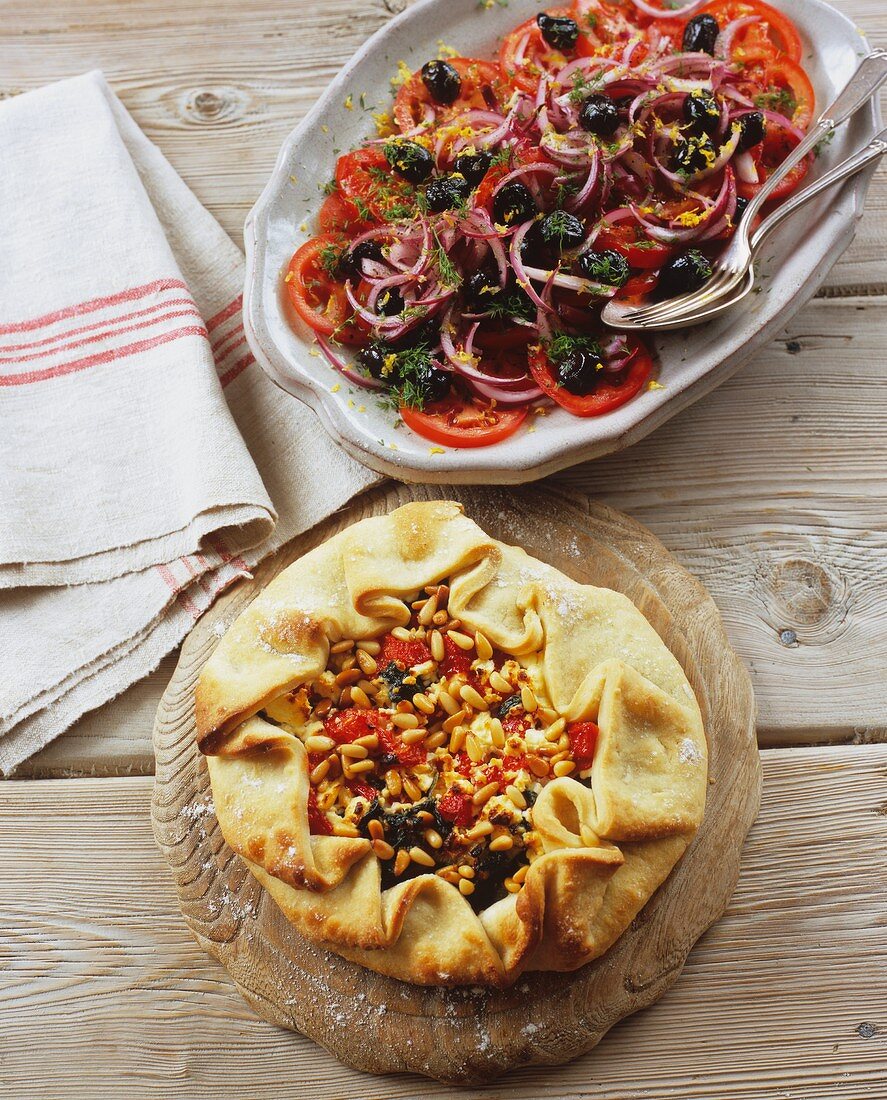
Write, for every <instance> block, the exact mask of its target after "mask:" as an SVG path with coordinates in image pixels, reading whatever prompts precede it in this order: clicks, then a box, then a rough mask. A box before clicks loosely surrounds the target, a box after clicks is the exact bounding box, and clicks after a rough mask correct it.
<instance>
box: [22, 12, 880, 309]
mask: <svg viewBox="0 0 887 1100" xmlns="http://www.w3.org/2000/svg"><path fill="white" fill-rule="evenodd" d="M834 4H835V7H837V8H839V9H841V10H842V11H844V12H846V13H847V14H848V15H849V16H850V17H851V18H852V19H854V21H855V22H856V23H857V24H858V25H859V26H860V27H861V28H862V29H863V30H864V31H865V33H866V34H867V35H868V36H869V38H870V41H872V42H873V43H874V44H876V45H877V44H880V45H884V44H887V8H885V7H884V5H883V4H880V3H879V2H878V0H834ZM406 6H407V0H293V2H291V3H288V4H281V3H279V2H278V0H250V2H249V3H246V4H245V3H242V2H241V0H212V2H209V0H191V2H190V3H188V4H183V3H178V2H176V0H128V2H122V0H89V2H88V3H85V2H84V0H56V2H55V3H53V4H45V3H38V2H37V0H24V2H19V0H15V2H13V0H2V2H0V12H2V14H3V18H2V20H0V58H2V60H3V65H2V67H0V95H3V94H7V95H8V94H14V93H15V92H18V91H22V90H26V89H29V88H34V87H37V86H39V85H41V84H45V83H47V82H48V81H50V80H54V79H60V78H63V77H66V76H72V75H76V74H78V73H80V72H83V71H84V70H85V69H89V68H102V69H104V71H105V72H106V74H107V75H108V77H109V79H110V81H111V84H112V86H113V87H114V88H115V89H116V90H117V91H118V93H119V94H120V96H121V98H122V99H123V102H124V103H125V104H126V105H127V107H129V108H130V110H131V111H132V113H133V114H134V116H135V118H136V120H137V121H138V123H139V125H140V126H141V127H142V128H143V129H144V130H145V132H146V133H147V134H148V136H149V137H151V138H152V139H153V140H154V141H156V142H157V143H158V144H159V145H160V147H161V149H163V151H164V152H165V153H166V154H167V156H168V157H169V158H170V160H171V161H172V163H173V164H174V165H175V167H176V168H177V169H178V170H179V172H180V173H181V174H182V176H183V177H184V179H185V180H186V181H187V182H188V183H189V184H190V185H191V186H192V188H193V189H194V191H195V192H196V193H197V195H198V196H199V197H200V199H201V200H202V201H203V202H204V203H205V204H206V206H207V207H208V208H209V209H210V210H211V211H212V212H213V213H214V214H215V215H216V217H217V218H219V220H220V221H221V223H222V224H223V225H224V226H225V228H226V229H227V230H228V232H229V233H230V234H231V236H232V237H233V238H234V239H235V240H236V241H237V242H238V243H241V241H242V228H243V221H244V218H245V217H246V214H247V211H248V210H249V208H250V207H251V206H252V204H253V202H254V201H255V199H256V197H257V196H258V194H259V192H260V191H261V189H262V187H263V186H264V184H265V182H266V180H267V177H268V174H269V172H270V169H271V166H272V165H273V163H274V160H275V158H276V156H277V151H278V149H279V147H280V145H281V144H282V142H283V139H284V137H285V136H286V134H287V133H288V132H289V131H290V130H291V129H292V128H293V126H294V125H295V124H296V123H297V122H298V120H299V119H300V118H301V117H302V115H303V114H304V113H305V112H306V111H307V109H308V108H309V107H310V106H311V104H312V103H313V102H314V101H315V99H316V98H317V96H318V95H319V93H320V92H321V90H322V89H323V88H324V86H325V85H326V84H327V83H328V82H329V80H330V79H331V78H332V76H333V75H334V74H335V73H336V72H337V71H338V69H339V68H341V66H342V65H343V64H344V62H345V61H346V60H347V59H348V58H349V57H350V56H351V54H352V53H353V52H354V51H355V49H356V48H357V47H358V46H359V45H360V44H361V43H362V42H363V41H364V40H365V39H366V38H367V36H368V35H369V34H371V33H372V32H373V31H375V30H376V29H377V28H378V27H380V26H381V25H382V24H383V23H384V22H385V21H386V20H387V19H390V18H391V15H392V13H394V12H397V11H400V10H402V9H403V8H404V7H406ZM868 210H869V213H868V216H867V217H866V218H865V220H864V221H863V223H862V225H861V227H860V230H859V235H858V237H857V240H856V242H855V243H854V245H853V246H852V247H851V249H850V251H849V252H848V253H847V254H846V255H845V257H844V258H843V259H842V260H841V261H840V262H839V264H838V265H837V267H836V268H835V270H834V271H833V272H832V273H831V275H830V276H829V279H828V281H827V284H826V292H827V293H834V294H846V293H860V292H862V293H871V292H872V291H877V292H884V291H885V290H887V218H885V213H887V172H885V171H883V170H882V171H881V172H880V173H879V174H878V176H877V178H876V180H875V182H874V184H873V186H872V189H871V192H870V197H869V206H868Z"/></svg>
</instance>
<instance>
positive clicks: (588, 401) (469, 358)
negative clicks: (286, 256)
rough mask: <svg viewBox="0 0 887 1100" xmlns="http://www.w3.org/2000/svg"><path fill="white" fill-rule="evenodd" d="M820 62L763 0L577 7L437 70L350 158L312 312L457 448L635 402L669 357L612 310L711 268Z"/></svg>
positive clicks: (422, 421)
mask: <svg viewBox="0 0 887 1100" xmlns="http://www.w3.org/2000/svg"><path fill="white" fill-rule="evenodd" d="M800 58H801V40H800V38H799V36H798V32H797V30H796V29H795V27H794V25H793V24H792V22H791V20H789V19H788V17H787V16H785V15H783V14H782V13H781V12H778V11H776V10H775V9H774V8H772V7H770V6H769V5H767V4H766V3H764V2H763V0H714V2H713V3H705V2H702V0H692V2H691V3H690V4H688V5H687V6H686V7H683V8H681V9H679V10H669V11H666V10H662V9H660V8H657V7H654V6H651V5H650V4H649V3H647V2H646V0H622V2H621V3H619V2H616V3H611V2H608V0H576V2H575V3H573V4H572V5H569V6H564V7H558V8H551V9H548V10H546V11H544V12H540V13H539V14H538V15H537V16H536V17H535V18H532V19H528V20H527V21H526V22H524V23H522V24H520V26H518V27H516V28H515V29H514V30H513V31H512V32H511V33H510V34H508V35H507V36H506V37H505V38H504V40H503V42H502V45H501V49H500V52H499V56H498V58H497V59H496V60H479V59H473V58H466V57H447V58H445V59H444V58H438V59H434V60H431V61H429V62H428V63H427V64H425V65H424V66H423V67H422V69H421V70H420V71H419V72H417V73H414V74H413V75H411V76H410V77H409V79H407V80H405V81H404V82H403V83H402V84H401V86H400V88H399V91H398V92H397V96H396V100H395V103H394V109H393V117H391V116H384V117H385V121H384V122H383V123H382V125H381V126H380V136H379V138H378V139H375V140H372V141H368V142H367V143H366V145H365V146H363V147H362V148H359V149H356V150H355V151H353V152H349V153H346V154H345V155H343V156H340V157H339V160H338V163H337V165H336V172H335V180H334V182H333V184H332V185H331V186H330V188H329V194H328V197H327V198H326V200H325V202H324V204H323V207H322V209H321V211H320V218H319V224H320V233H319V234H318V235H317V236H315V237H314V238H313V239H311V240H310V241H308V243H306V244H304V245H303V246H302V247H301V248H300V249H299V250H298V251H297V252H296V254H295V255H294V256H293V258H292V261H291V263H290V265H289V268H288V271H287V274H286V286H287V291H288V294H289V298H290V301H291V303H292V306H293V307H294V309H295V312H296V313H297V314H298V316H299V317H300V318H301V320H302V321H304V322H306V323H307V324H308V325H309V326H310V328H311V329H312V330H313V332H314V334H315V337H316V340H317V343H318V346H319V347H320V349H321V351H322V352H323V354H324V355H325V356H326V358H327V359H328V360H329V362H330V363H331V364H332V365H333V366H334V367H335V368H336V369H337V370H339V371H340V372H341V373H342V374H343V375H345V376H346V377H347V378H348V379H349V380H350V381H352V382H353V383H355V384H357V385H359V386H361V387H364V388H367V389H373V390H378V391H380V394H381V395H382V396H384V397H385V399H386V400H387V401H388V402H390V403H391V404H393V405H394V406H396V407H397V409H398V410H399V412H400V416H401V417H402V419H403V421H404V423H405V424H406V425H407V426H408V427H409V428H411V429H412V430H413V431H415V432H417V433H418V434H419V435H421V436H424V437H425V438H427V439H429V440H431V441H432V442H434V443H436V444H443V445H445V446H454V447H479V446H486V445H489V444H493V443H496V442H498V441H499V440H502V439H505V438H506V437H508V436H509V435H511V434H512V433H513V432H515V431H516V430H517V429H518V428H519V427H520V425H521V424H522V423H523V422H524V420H525V419H526V417H527V415H528V413H529V412H530V411H540V410H544V407H545V405H546V404H548V403H549V402H554V403H555V404H557V405H559V406H561V407H562V408H564V409H566V410H567V411H568V412H569V413H571V414H573V415H575V416H580V417H588V416H600V415H602V414H604V413H607V412H609V411H611V410H613V409H616V408H618V407H619V406H620V405H623V404H624V403H625V402H627V401H629V400H631V399H632V398H633V397H634V396H635V395H636V394H638V393H639V392H640V391H641V390H642V389H644V388H645V387H647V386H648V385H650V384H651V382H652V377H653V371H654V363H653V358H652V356H651V354H650V352H649V350H648V349H647V348H646V347H645V346H644V344H643V343H642V342H640V341H639V340H637V339H634V338H631V337H626V336H622V335H614V334H613V333H612V332H609V333H607V332H606V331H605V330H604V329H603V326H602V325H601V322H600V307H601V305H602V304H603V303H605V302H606V301H607V300H608V299H610V298H612V297H619V298H632V297H635V298H636V297H643V296H652V297H653V298H654V299H661V298H666V297H670V296H674V295H677V294H682V293H685V292H687V291H691V290H694V289H696V288H697V287H699V286H701V285H702V284H703V283H704V282H705V280H706V279H707V278H708V277H709V275H710V273H711V268H710V257H711V255H713V254H714V252H716V251H717V250H719V249H721V248H722V247H723V244H724V241H725V240H726V239H728V238H729V237H730V235H731V234H732V232H733V230H734V227H735V226H736V224H737V222H738V220H739V219H740V218H741V217H742V214H743V210H744V208H745V206H746V205H747V203H748V201H749V199H750V198H751V197H752V196H753V195H754V194H755V193H756V191H757V190H758V189H759V188H760V186H761V184H762V182H763V181H764V180H766V178H767V176H768V174H769V173H770V172H771V171H772V169H773V168H774V167H775V166H776V165H778V164H779V163H780V162H781V160H782V159H783V158H784V156H785V155H786V152H787V151H788V150H789V149H791V148H793V147H794V146H796V145H797V144H798V142H800V141H801V139H802V138H803V136H804V132H805V128H806V126H807V125H808V124H809V122H810V120H811V118H812V115H813V105H814V94H813V89H812V87H811V85H810V81H809V80H808V79H807V76H806V75H805V73H804V70H803V69H802V68H801V65H800ZM807 167H808V165H807V163H803V164H801V165H799V166H798V168H796V169H795V170H794V171H793V172H792V173H791V174H790V175H789V176H788V177H787V178H786V179H785V180H784V181H783V182H782V183H781V184H780V185H779V187H778V188H777V190H776V192H775V193H774V200H775V201H778V200H779V199H781V198H784V197H785V196H786V195H787V194H789V193H790V192H791V191H792V190H793V189H794V188H795V187H797V185H798V183H799V182H800V181H801V179H802V178H803V176H804V174H805V172H806V171H807ZM349 347H350V348H351V349H353V351H355V352H356V355H355V358H354V360H353V361H350V357H349V359H346V358H345V355H346V349H347V348H349Z"/></svg>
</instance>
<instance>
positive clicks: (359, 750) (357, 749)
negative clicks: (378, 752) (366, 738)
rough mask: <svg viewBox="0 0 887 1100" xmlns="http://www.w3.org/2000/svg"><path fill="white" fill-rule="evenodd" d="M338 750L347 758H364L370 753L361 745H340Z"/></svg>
mask: <svg viewBox="0 0 887 1100" xmlns="http://www.w3.org/2000/svg"><path fill="white" fill-rule="evenodd" d="M339 752H340V753H341V754H342V755H343V756H344V757H346V758H347V759H348V760H366V758H367V757H368V756H369V755H370V754H369V753H368V752H367V750H366V749H365V748H364V746H363V745H357V744H352V745H342V747H341V748H340V749H339Z"/></svg>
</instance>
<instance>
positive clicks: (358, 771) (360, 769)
mask: <svg viewBox="0 0 887 1100" xmlns="http://www.w3.org/2000/svg"><path fill="white" fill-rule="evenodd" d="M375 766H376V762H375V761H374V760H357V761H355V762H354V763H353V764H349V765H348V771H349V772H351V774H352V775H362V774H363V773H364V772H371V771H372V770H373V768H375Z"/></svg>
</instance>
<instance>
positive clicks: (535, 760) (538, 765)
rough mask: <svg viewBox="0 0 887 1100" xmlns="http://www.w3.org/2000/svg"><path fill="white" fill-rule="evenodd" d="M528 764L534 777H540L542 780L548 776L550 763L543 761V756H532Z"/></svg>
mask: <svg viewBox="0 0 887 1100" xmlns="http://www.w3.org/2000/svg"><path fill="white" fill-rule="evenodd" d="M528 762H529V765H530V771H531V772H532V773H533V775H537V776H539V778H540V779H541V778H542V777H543V776H546V775H548V761H547V760H543V759H542V757H541V756H531V757H530V758H529V761H528Z"/></svg>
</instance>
